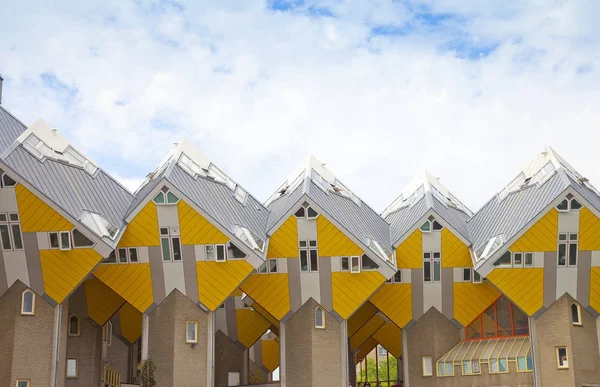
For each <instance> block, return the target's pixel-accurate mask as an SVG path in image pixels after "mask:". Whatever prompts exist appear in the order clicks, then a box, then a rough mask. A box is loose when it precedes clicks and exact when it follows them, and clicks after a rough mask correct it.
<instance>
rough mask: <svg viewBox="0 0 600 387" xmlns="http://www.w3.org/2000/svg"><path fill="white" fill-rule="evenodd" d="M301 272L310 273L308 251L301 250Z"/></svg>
mask: <svg viewBox="0 0 600 387" xmlns="http://www.w3.org/2000/svg"><path fill="white" fill-rule="evenodd" d="M300 271H308V251H307V250H300Z"/></svg>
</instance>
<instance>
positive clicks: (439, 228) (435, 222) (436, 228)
mask: <svg viewBox="0 0 600 387" xmlns="http://www.w3.org/2000/svg"><path fill="white" fill-rule="evenodd" d="M442 228H443V227H442V225H441V224H439V223H438V222H437V220H434V221H433V230H434V231H439V230H441V229H442Z"/></svg>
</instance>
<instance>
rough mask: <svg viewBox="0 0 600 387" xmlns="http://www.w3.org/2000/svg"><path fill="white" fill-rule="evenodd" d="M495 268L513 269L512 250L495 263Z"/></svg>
mask: <svg viewBox="0 0 600 387" xmlns="http://www.w3.org/2000/svg"><path fill="white" fill-rule="evenodd" d="M494 266H496V267H512V253H511V252H510V250H507V251H506V252H505V253H504V254H502V256H501V257H500V258H498V260H497V261H496V262H494Z"/></svg>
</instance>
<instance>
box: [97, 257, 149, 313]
mask: <svg viewBox="0 0 600 387" xmlns="http://www.w3.org/2000/svg"><path fill="white" fill-rule="evenodd" d="M94 275H95V276H96V277H97V278H98V279H99V280H100V281H102V282H104V283H105V284H106V285H107V286H108V287H110V288H111V289H112V290H114V291H115V292H116V293H118V294H119V295H120V296H121V297H123V298H124V299H125V300H126V301H127V302H129V303H130V304H131V305H133V306H134V307H135V308H136V309H137V310H138V311H140V312H142V313H143V312H145V311H146V309H148V308H149V307H150V305H152V302H153V301H154V294H153V292H152V275H151V273H150V264H149V263H132V264H118V265H115V264H104V265H100V266H98V267H97V268H96V270H95V271H94Z"/></svg>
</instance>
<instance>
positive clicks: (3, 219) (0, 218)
mask: <svg viewBox="0 0 600 387" xmlns="http://www.w3.org/2000/svg"><path fill="white" fill-rule="evenodd" d="M6 221H7V217H6V214H0V222H6Z"/></svg>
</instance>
